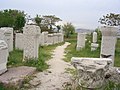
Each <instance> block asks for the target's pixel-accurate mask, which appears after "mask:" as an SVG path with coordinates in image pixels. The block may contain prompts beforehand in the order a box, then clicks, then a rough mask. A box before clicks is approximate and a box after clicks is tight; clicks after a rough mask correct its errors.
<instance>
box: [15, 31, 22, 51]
mask: <svg viewBox="0 0 120 90" xmlns="http://www.w3.org/2000/svg"><path fill="white" fill-rule="evenodd" d="M15 48H16V49H20V50H23V49H24V35H23V33H16V35H15Z"/></svg>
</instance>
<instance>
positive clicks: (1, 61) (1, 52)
mask: <svg viewBox="0 0 120 90" xmlns="http://www.w3.org/2000/svg"><path fill="white" fill-rule="evenodd" d="M8 55H9V54H8V45H7V43H6V42H5V41H4V40H0V74H2V73H4V72H5V71H6V70H7V59H8Z"/></svg>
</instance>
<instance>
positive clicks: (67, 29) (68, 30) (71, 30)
mask: <svg viewBox="0 0 120 90" xmlns="http://www.w3.org/2000/svg"><path fill="white" fill-rule="evenodd" d="M63 31H64V33H65V36H66V38H69V37H70V34H73V33H74V32H75V27H74V26H73V25H72V23H67V24H64V26H63Z"/></svg>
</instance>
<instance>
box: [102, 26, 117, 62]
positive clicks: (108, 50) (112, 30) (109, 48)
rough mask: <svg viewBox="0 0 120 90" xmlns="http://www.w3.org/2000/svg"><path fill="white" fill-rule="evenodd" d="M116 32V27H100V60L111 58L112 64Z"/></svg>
mask: <svg viewBox="0 0 120 90" xmlns="http://www.w3.org/2000/svg"><path fill="white" fill-rule="evenodd" d="M117 31H118V28H116V27H110V26H109V27H108V26H104V27H101V32H102V42H101V54H100V57H101V58H111V59H112V60H113V62H114V55H115V45H116V42H117V38H116V36H117Z"/></svg>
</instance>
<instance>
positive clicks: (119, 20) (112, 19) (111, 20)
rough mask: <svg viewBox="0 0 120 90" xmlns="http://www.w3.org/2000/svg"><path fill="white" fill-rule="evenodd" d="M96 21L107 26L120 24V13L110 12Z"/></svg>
mask: <svg viewBox="0 0 120 90" xmlns="http://www.w3.org/2000/svg"><path fill="white" fill-rule="evenodd" d="M98 22H100V23H101V24H104V25H108V26H120V14H114V13H110V14H107V15H106V16H105V15H103V17H102V18H100V19H99V21H98Z"/></svg>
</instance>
